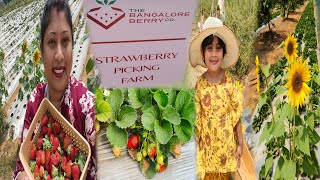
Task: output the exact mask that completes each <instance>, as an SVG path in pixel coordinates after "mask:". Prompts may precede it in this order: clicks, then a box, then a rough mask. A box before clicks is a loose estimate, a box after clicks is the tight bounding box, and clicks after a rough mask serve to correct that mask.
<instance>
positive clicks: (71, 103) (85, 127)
mask: <svg viewBox="0 0 320 180" xmlns="http://www.w3.org/2000/svg"><path fill="white" fill-rule="evenodd" d="M46 86H47V84H46V83H40V84H38V85H37V87H36V88H35V89H34V91H33V92H32V93H31V95H30V99H29V101H28V103H27V108H26V115H25V119H24V124H23V130H22V138H21V143H22V142H23V141H24V139H25V136H26V135H27V131H28V129H29V127H30V124H31V122H32V120H33V118H34V116H35V114H36V112H37V110H38V107H39V106H40V103H41V101H42V100H43V98H45V97H46ZM61 114H62V115H63V116H64V117H65V118H66V119H67V120H68V121H69V122H70V123H71V124H72V126H73V127H74V128H75V129H76V130H77V131H78V132H79V133H80V134H81V135H82V136H83V137H84V138H85V139H86V140H87V141H88V142H89V145H90V148H91V159H90V161H89V165H88V172H87V179H96V178H97V166H96V165H97V162H96V157H95V148H94V147H95V126H94V121H95V110H94V95H93V94H92V93H91V92H90V91H88V89H87V88H86V87H85V86H84V84H83V83H82V82H81V81H78V80H77V79H76V78H75V77H74V76H71V77H70V80H69V83H68V86H67V89H66V91H65V93H64V95H63V97H62V101H61ZM23 170H24V168H23V166H22V163H21V161H20V158H19V157H18V160H17V165H16V170H15V172H14V174H13V178H14V179H16V178H17V176H18V174H19V173H20V172H22V171H23Z"/></svg>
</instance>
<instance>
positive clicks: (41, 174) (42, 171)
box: [39, 166, 44, 177]
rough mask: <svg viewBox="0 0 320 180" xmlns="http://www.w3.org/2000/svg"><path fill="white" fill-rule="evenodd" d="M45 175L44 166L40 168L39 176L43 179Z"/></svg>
mask: <svg viewBox="0 0 320 180" xmlns="http://www.w3.org/2000/svg"><path fill="white" fill-rule="evenodd" d="M43 173H44V168H43V166H40V167H39V176H40V177H43Z"/></svg>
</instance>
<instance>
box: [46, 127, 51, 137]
mask: <svg viewBox="0 0 320 180" xmlns="http://www.w3.org/2000/svg"><path fill="white" fill-rule="evenodd" d="M51 134H52V127H50V126H48V130H47V135H48V136H49V137H50V135H51Z"/></svg>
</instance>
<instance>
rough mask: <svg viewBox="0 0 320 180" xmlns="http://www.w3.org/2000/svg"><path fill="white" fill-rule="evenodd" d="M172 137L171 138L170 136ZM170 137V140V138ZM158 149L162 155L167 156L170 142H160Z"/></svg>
mask: <svg viewBox="0 0 320 180" xmlns="http://www.w3.org/2000/svg"><path fill="white" fill-rule="evenodd" d="M171 139H172V138H171ZM171 139H170V140H171ZM160 151H161V152H162V155H163V156H164V157H168V156H169V154H170V143H167V144H160Z"/></svg>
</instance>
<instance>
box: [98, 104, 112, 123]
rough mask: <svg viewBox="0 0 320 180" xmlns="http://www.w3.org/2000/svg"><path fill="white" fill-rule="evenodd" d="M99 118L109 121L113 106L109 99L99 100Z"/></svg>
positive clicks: (99, 119) (102, 120)
mask: <svg viewBox="0 0 320 180" xmlns="http://www.w3.org/2000/svg"><path fill="white" fill-rule="evenodd" d="M97 103H98V104H97V115H96V117H97V119H98V121H100V122H107V121H108V119H109V118H110V116H111V108H110V105H109V103H108V102H107V101H99V102H97Z"/></svg>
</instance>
